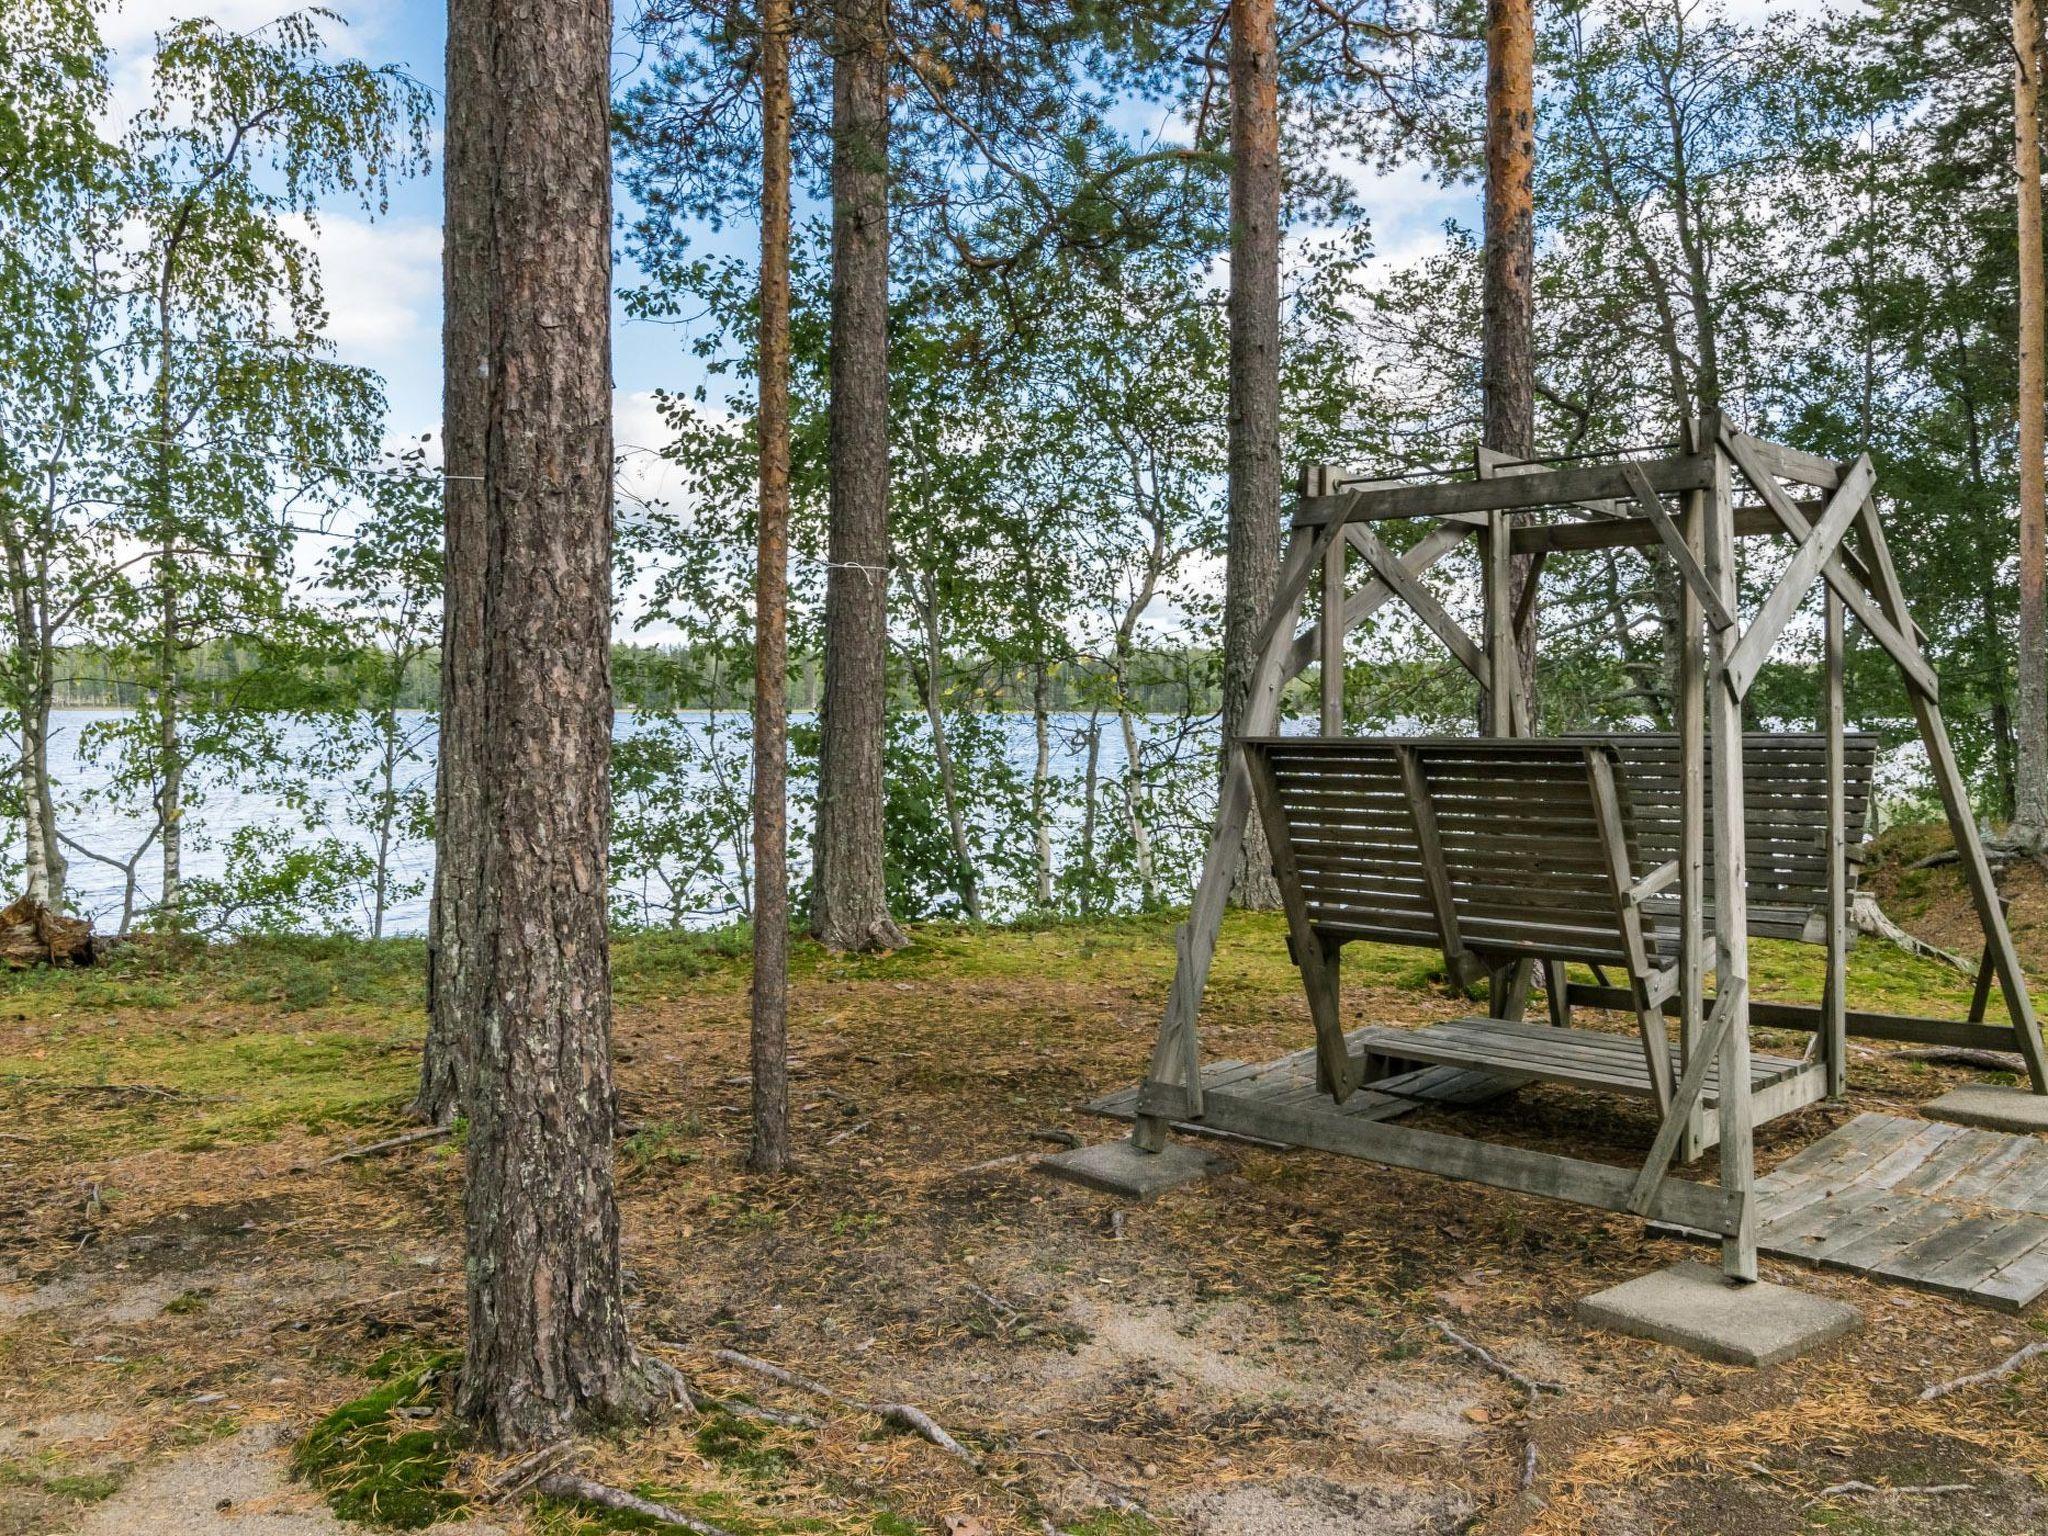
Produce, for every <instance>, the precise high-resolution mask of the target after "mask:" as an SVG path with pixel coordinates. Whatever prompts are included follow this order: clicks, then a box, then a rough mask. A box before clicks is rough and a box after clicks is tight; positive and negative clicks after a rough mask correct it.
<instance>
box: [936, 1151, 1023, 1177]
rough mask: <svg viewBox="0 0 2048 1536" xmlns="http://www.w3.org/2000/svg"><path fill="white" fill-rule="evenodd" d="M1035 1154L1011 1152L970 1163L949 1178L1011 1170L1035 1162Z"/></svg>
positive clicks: (953, 1172)
mask: <svg viewBox="0 0 2048 1536" xmlns="http://www.w3.org/2000/svg"><path fill="white" fill-rule="evenodd" d="M1037 1159H1038V1154H1037V1153H1036V1152H1012V1153H1010V1154H1009V1155H1008V1156H1006V1157H992V1158H990V1159H989V1160H988V1161H987V1162H985V1163H970V1164H968V1166H967V1167H965V1168H955V1169H954V1170H953V1171H952V1173H951V1174H949V1175H948V1177H949V1178H955V1179H957V1178H962V1177H965V1176H966V1175H967V1174H970V1173H993V1172H994V1171H995V1170H996V1169H998V1168H1011V1167H1014V1166H1016V1165H1017V1164H1018V1163H1029V1162H1035V1161H1037Z"/></svg>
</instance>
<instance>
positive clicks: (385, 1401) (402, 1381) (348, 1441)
mask: <svg viewBox="0 0 2048 1536" xmlns="http://www.w3.org/2000/svg"><path fill="white" fill-rule="evenodd" d="M459 1359H460V1356H458V1355H456V1354H454V1353H452V1352H449V1353H444V1354H436V1355H432V1356H429V1357H428V1358H426V1359H424V1360H420V1361H418V1362H417V1363H415V1364H412V1365H410V1366H409V1367H407V1368H404V1369H400V1370H396V1371H394V1372H393V1373H392V1374H391V1375H390V1377H389V1378H388V1379H387V1380H386V1381H385V1382H384V1383H383V1384H382V1385H380V1386H378V1387H377V1388H376V1389H375V1390H373V1391H371V1392H368V1393H365V1394H364V1395H363V1396H361V1397H359V1398H357V1399H355V1401H353V1402H348V1403H343V1404H342V1405H341V1406H340V1407H339V1408H337V1409H335V1410H334V1411H333V1412H332V1413H330V1414H328V1415H327V1417H325V1418H324V1419H322V1420H321V1421H320V1422H319V1423H318V1424H315V1425H314V1426H313V1428H312V1430H311V1431H310V1432H309V1433H308V1434H307V1435H306V1437H305V1439H303V1440H301V1441H300V1442H299V1444H298V1447H297V1449H296V1450H295V1451H294V1452H293V1453H292V1467H293V1470H294V1471H296V1472H297V1473H298V1474H299V1475H300V1476H301V1477H304V1478H306V1479H307V1480H308V1481H310V1482H311V1483H313V1484H314V1485H315V1486H316V1487H318V1488H319V1489H320V1490H321V1491H322V1492H323V1493H325V1494H326V1495H327V1503H328V1506H329V1507H330V1508H332V1509H333V1511H334V1512H335V1514H337V1515H339V1516H340V1517H341V1518H342V1519H344V1520H357V1521H361V1522H363V1523H365V1524H368V1525H377V1526H383V1527H385V1528H386V1529H389V1530H400V1531H416V1530H421V1529H423V1528H424V1527H426V1526H429V1525H432V1524H433V1523H434V1522H435V1521H437V1520H445V1519H448V1518H449V1517H450V1516H452V1515H456V1514H459V1513H461V1512H462V1510H463V1509H464V1507H465V1504H464V1500H463V1498H462V1496H461V1495H460V1494H458V1493H456V1492H455V1491H453V1490H452V1489H450V1488H449V1487H448V1474H449V1470H450V1468H451V1467H452V1466H453V1464H454V1459H455V1445H454V1441H453V1438H452V1437H451V1435H450V1434H449V1433H448V1431H447V1430H446V1429H443V1428H439V1427H434V1426H432V1425H429V1424H427V1423H425V1422H422V1421H421V1420H420V1419H419V1418H416V1417H412V1416H409V1415H407V1414H406V1413H405V1412H404V1410H406V1409H435V1408H438V1407H439V1393H438V1391H437V1387H438V1385H439V1383H440V1382H441V1381H442V1379H443V1378H444V1377H445V1376H446V1375H447V1374H448V1372H449V1371H451V1370H452V1369H453V1368H454V1366H455V1365H456V1363H457V1362H458V1361H459ZM380 1363H390V1364H396V1362H395V1361H389V1362H380Z"/></svg>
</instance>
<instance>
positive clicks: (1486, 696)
mask: <svg viewBox="0 0 2048 1536" xmlns="http://www.w3.org/2000/svg"><path fill="white" fill-rule="evenodd" d="M1499 458H1500V456H1499V455H1498V454H1495V453H1492V452H1489V451H1487V450H1484V449H1482V450H1480V452H1479V453H1478V455H1477V456H1476V458H1475V459H1474V465H1475V472H1476V473H1477V475H1478V477H1479V478H1480V479H1482V480H1486V479H1491V478H1492V477H1493V474H1494V470H1495V466H1496V464H1497V463H1498V461H1499ZM1514 521H1515V520H1514V517H1513V516H1512V515H1511V514H1510V513H1507V512H1489V513H1487V514H1486V526H1485V528H1483V529H1482V530H1481V531H1480V535H1479V559H1480V597H1481V602H1482V605H1483V612H1482V616H1481V620H1480V628H1481V635H1480V644H1481V645H1482V646H1483V647H1484V649H1485V652H1486V679H1485V682H1484V683H1483V684H1482V685H1481V686H1482V687H1483V689H1484V692H1483V693H1482V694H1481V699H1482V701H1483V702H1482V704H1481V707H1480V728H1481V729H1482V730H1484V731H1485V732H1486V734H1487V735H1489V736H1526V735H1527V734H1528V733H1529V722H1528V712H1527V705H1526V703H1525V701H1524V700H1523V698H1522V687H1521V677H1522V662H1521V655H1520V653H1519V652H1518V651H1517V650H1516V647H1515V614H1514V608H1515V556H1514V544H1513V538H1514ZM1530 580H1532V581H1533V580H1535V576H1534V573H1533V572H1532V573H1531V575H1530ZM1534 978H1535V962H1534V961H1532V960H1517V961H1514V962H1513V963H1512V964H1510V965H1505V966H1501V967H1499V968H1498V969H1496V970H1495V971H1494V972H1493V974H1492V976H1491V978H1490V979H1489V980H1488V982H1487V987H1486V996H1487V1003H1486V1007H1487V1012H1488V1013H1489V1014H1490V1015H1491V1016H1492V1017H1494V1018H1496V1019H1514V1020H1519V1019H1520V1018H1521V1017H1522V1015H1523V1014H1524V1013H1525V1012H1527V1011H1528V1007H1529V988H1530V984H1531V982H1532V981H1533V980H1534Z"/></svg>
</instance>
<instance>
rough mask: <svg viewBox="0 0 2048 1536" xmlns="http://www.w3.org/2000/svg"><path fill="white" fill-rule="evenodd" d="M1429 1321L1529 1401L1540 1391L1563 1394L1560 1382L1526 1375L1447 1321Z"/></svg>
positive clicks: (1435, 1318)
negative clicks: (1511, 1384)
mask: <svg viewBox="0 0 2048 1536" xmlns="http://www.w3.org/2000/svg"><path fill="white" fill-rule="evenodd" d="M1430 1322H1431V1324H1432V1325H1433V1326H1434V1327H1435V1328H1436V1331H1437V1332H1438V1333H1440V1334H1442V1335H1443V1336H1444V1337H1445V1338H1447V1339H1449V1340H1450V1341H1451V1342H1452V1343H1453V1344H1455V1345H1457V1346H1458V1348H1460V1349H1462V1350H1463V1351H1465V1353H1466V1354H1468V1355H1470V1356H1471V1357H1472V1358H1473V1359H1474V1360H1477V1361H1478V1362H1479V1363H1480V1364H1481V1365H1483V1366H1485V1367H1486V1368H1487V1369H1488V1370H1489V1371H1492V1372H1493V1373H1494V1375H1496V1376H1500V1377H1502V1378H1504V1379H1506V1380H1508V1381H1512V1382H1513V1383H1514V1384H1515V1385H1516V1386H1518V1387H1520V1388H1521V1389H1522V1390H1523V1391H1524V1392H1526V1393H1528V1394H1529V1401H1530V1402H1532V1403H1533V1402H1535V1401H1536V1396H1537V1394H1538V1393H1541V1392H1556V1393H1558V1394H1560V1395H1562V1394H1563V1392H1564V1386H1563V1384H1562V1383H1561V1382H1555V1381H1539V1380H1537V1378H1535V1377H1534V1376H1526V1375H1524V1374H1523V1373H1522V1372H1520V1371H1518V1370H1516V1369H1515V1368H1514V1367H1513V1366H1512V1365H1509V1364H1508V1363H1507V1361H1505V1360H1503V1359H1501V1358H1500V1357H1499V1356H1498V1355H1496V1354H1493V1353H1492V1352H1491V1351H1489V1350H1487V1349H1485V1348H1483V1347H1482V1346H1480V1345H1478V1344H1475V1343H1473V1342H1472V1341H1471V1340H1470V1339H1468V1338H1466V1337H1465V1335H1463V1334H1462V1333H1460V1332H1458V1330H1457V1329H1455V1328H1453V1327H1452V1326H1451V1325H1450V1324H1449V1323H1447V1322H1445V1321H1444V1320H1443V1319H1442V1318H1440V1317H1433V1318H1431V1319H1430Z"/></svg>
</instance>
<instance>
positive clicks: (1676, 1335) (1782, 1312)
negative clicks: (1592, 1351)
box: [1578, 1260, 1863, 1365]
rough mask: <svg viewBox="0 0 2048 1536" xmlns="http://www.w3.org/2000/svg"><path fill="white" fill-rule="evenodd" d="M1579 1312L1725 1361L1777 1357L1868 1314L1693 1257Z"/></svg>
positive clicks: (1768, 1361)
mask: <svg viewBox="0 0 2048 1536" xmlns="http://www.w3.org/2000/svg"><path fill="white" fill-rule="evenodd" d="M1578 1312H1579V1320H1580V1321H1581V1322H1585V1323H1590V1324H1592V1325H1593V1326H1594V1327H1596V1328H1611V1329H1613V1330H1614V1331H1615V1332H1616V1333H1626V1334H1632V1335H1633V1336H1634V1337H1636V1338H1639V1339H1654V1340H1656V1341H1657V1342H1658V1343H1660V1344H1673V1345H1676V1346H1677V1347H1678V1348H1680V1349H1687V1350H1691V1351H1692V1352H1693V1353H1694V1354H1696V1355H1703V1356H1705V1357H1706V1358H1707V1359H1709V1360H1718V1361H1720V1362H1721V1363H1722V1364H1724V1365H1776V1364H1777V1363H1778V1362H1779V1361H1780V1360H1790V1359H1792V1358H1793V1357H1794V1356H1795V1355H1803V1354H1805V1353H1807V1351H1809V1350H1813V1349H1818V1348H1819V1347H1820V1346H1821V1345H1823V1344H1826V1343H1828V1342H1829V1341H1831V1340H1833V1339H1839V1338H1841V1337H1842V1335H1844V1334H1846V1333H1853V1332H1854V1331H1855V1330H1856V1329H1858V1328H1860V1327H1862V1326H1863V1314H1862V1313H1860V1312H1858V1311H1857V1310H1856V1309H1855V1308H1854V1307H1852V1306H1848V1305H1846V1304H1845V1303H1842V1302H1839V1301H1831V1300H1829V1299H1828V1298H1827V1297H1825V1296H1814V1295H1811V1294H1809V1293H1808V1292H1806V1291H1799V1290H1794V1289H1793V1288H1792V1287H1791V1286H1789V1285H1773V1284H1771V1283H1770V1282H1769V1281H1754V1282H1751V1283H1749V1284H1747V1285H1745V1284H1742V1283H1739V1282H1736V1281H1731V1280H1729V1279H1728V1278H1727V1277H1726V1276H1725V1275H1723V1274H1722V1273H1721V1272H1720V1271H1719V1270H1718V1269H1713V1268H1710V1267H1709V1266H1707V1265H1705V1264H1699V1263H1695V1262H1693V1261H1691V1260H1687V1261H1686V1262H1685V1263H1682V1264H1674V1265H1672V1266H1671V1268H1669V1269H1660V1270H1657V1271H1655V1272H1654V1273H1652V1274H1647V1275H1641V1276H1638V1277H1637V1278H1636V1279H1634V1280H1627V1281H1624V1282H1623V1283H1622V1284H1620V1285H1617V1286H1614V1287H1612V1288H1610V1289H1608V1290H1604V1291H1601V1292H1599V1293H1598V1294H1597V1295H1593V1296H1588V1297H1586V1298H1585V1299H1584V1300H1583V1301H1581V1302H1580V1303H1579V1306H1578Z"/></svg>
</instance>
